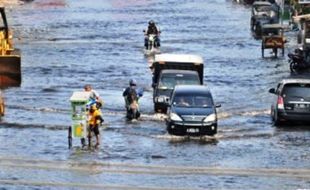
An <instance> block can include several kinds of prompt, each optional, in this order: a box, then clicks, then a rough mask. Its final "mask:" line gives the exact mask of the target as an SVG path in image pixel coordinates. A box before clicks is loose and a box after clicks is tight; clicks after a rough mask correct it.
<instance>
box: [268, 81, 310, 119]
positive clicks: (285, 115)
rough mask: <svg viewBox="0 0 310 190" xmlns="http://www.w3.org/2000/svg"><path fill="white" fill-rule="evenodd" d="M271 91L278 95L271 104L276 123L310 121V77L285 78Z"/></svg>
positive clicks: (272, 115)
mask: <svg viewBox="0 0 310 190" xmlns="http://www.w3.org/2000/svg"><path fill="white" fill-rule="evenodd" d="M269 92H270V93H272V94H275V95H276V99H275V100H274V103H273V104H272V106H271V117H272V120H273V121H274V124H275V125H280V124H283V123H284V122H287V121H298V122H301V121H303V122H305V121H308V122H309V121H310V79H284V80H282V81H281V82H280V83H279V84H278V86H277V88H271V89H270V90H269Z"/></svg>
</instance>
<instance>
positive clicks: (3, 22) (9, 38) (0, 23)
mask: <svg viewBox="0 0 310 190" xmlns="http://www.w3.org/2000/svg"><path fill="white" fill-rule="evenodd" d="M0 14H1V17H2V19H0V88H6V87H11V86H20V84H21V56H20V51H19V50H18V49H15V48H14V47H13V34H12V31H11V30H10V29H9V27H8V23H7V19H6V15H5V8H4V7H0Z"/></svg>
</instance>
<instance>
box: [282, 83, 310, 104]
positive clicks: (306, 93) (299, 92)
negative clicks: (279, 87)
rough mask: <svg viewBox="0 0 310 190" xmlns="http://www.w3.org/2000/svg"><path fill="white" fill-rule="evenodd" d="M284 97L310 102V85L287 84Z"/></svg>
mask: <svg viewBox="0 0 310 190" xmlns="http://www.w3.org/2000/svg"><path fill="white" fill-rule="evenodd" d="M282 96H283V97H284V98H285V97H291V98H294V97H296V98H304V99H308V101H310V84H298V83H296V84H286V85H285V86H284V88H283V91H282Z"/></svg>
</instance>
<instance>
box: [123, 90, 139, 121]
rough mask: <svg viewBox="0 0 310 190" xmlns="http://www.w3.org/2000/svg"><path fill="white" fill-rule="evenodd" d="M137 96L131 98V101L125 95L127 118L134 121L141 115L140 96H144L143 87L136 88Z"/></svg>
mask: <svg viewBox="0 0 310 190" xmlns="http://www.w3.org/2000/svg"><path fill="white" fill-rule="evenodd" d="M136 94H137V97H135V98H131V99H133V101H131V102H130V101H129V98H128V97H125V104H126V105H125V106H126V118H127V119H128V120H129V121H132V120H134V119H138V118H139V117H140V115H141V113H140V109H139V102H138V101H139V98H140V97H142V96H143V89H137V90H136Z"/></svg>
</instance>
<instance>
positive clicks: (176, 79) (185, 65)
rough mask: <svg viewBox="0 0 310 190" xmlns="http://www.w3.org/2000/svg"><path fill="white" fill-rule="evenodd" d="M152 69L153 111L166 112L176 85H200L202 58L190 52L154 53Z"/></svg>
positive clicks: (202, 66) (201, 82)
mask: <svg viewBox="0 0 310 190" xmlns="http://www.w3.org/2000/svg"><path fill="white" fill-rule="evenodd" d="M151 69H152V71H153V81H152V87H153V102H154V111H155V112H158V113H166V112H167V107H168V105H169V101H170V97H171V94H172V92H173V90H174V87H175V86H176V85H202V84H203V69H204V65H203V59H202V57H200V56H198V55H191V54H159V55H155V58H154V62H153V63H152V66H151Z"/></svg>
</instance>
